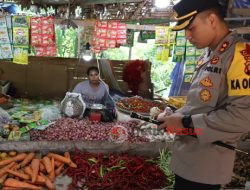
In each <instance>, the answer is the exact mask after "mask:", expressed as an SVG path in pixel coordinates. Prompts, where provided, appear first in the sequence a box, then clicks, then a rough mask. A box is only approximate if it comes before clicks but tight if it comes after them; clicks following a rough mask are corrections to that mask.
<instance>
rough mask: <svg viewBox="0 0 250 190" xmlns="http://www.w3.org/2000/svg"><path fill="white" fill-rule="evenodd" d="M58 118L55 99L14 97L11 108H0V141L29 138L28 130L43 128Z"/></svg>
mask: <svg viewBox="0 0 250 190" xmlns="http://www.w3.org/2000/svg"><path fill="white" fill-rule="evenodd" d="M59 118H61V114H60V110H59V104H58V102H57V101H53V102H52V101H38V100H37V101H34V100H33V101H32V100H27V99H14V100H13V107H12V108H10V109H7V110H4V109H2V108H0V141H5V140H30V137H29V131H31V130H34V129H39V130H43V129H44V128H46V127H48V126H49V125H50V124H51V123H53V122H54V121H55V120H57V119H59Z"/></svg>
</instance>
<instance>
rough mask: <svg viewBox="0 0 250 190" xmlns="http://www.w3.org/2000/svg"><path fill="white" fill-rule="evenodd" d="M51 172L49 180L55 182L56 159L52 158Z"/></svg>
mask: <svg viewBox="0 0 250 190" xmlns="http://www.w3.org/2000/svg"><path fill="white" fill-rule="evenodd" d="M51 168H52V170H51V172H50V173H49V179H50V180H51V181H54V180H55V159H54V158H53V157H52V158H51Z"/></svg>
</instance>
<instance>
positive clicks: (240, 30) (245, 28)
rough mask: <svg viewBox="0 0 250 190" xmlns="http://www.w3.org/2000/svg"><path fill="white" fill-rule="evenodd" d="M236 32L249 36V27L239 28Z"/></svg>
mask: <svg viewBox="0 0 250 190" xmlns="http://www.w3.org/2000/svg"><path fill="white" fill-rule="evenodd" d="M236 30H237V32H238V33H239V34H250V27H239V28H236Z"/></svg>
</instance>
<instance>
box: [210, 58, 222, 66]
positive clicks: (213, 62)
mask: <svg viewBox="0 0 250 190" xmlns="http://www.w3.org/2000/svg"><path fill="white" fill-rule="evenodd" d="M219 60H220V58H219V57H218V56H214V57H213V58H212V59H211V62H210V63H211V64H213V65H216V64H217V63H218V62H219Z"/></svg>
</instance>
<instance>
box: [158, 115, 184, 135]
mask: <svg viewBox="0 0 250 190" xmlns="http://www.w3.org/2000/svg"><path fill="white" fill-rule="evenodd" d="M182 118H183V115H182V114H181V113H173V114H171V115H169V116H165V118H164V122H163V124H161V125H159V126H158V130H161V129H166V130H171V131H169V132H171V133H175V132H176V131H177V130H178V129H183V128H184V127H183V125H182Z"/></svg>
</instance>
